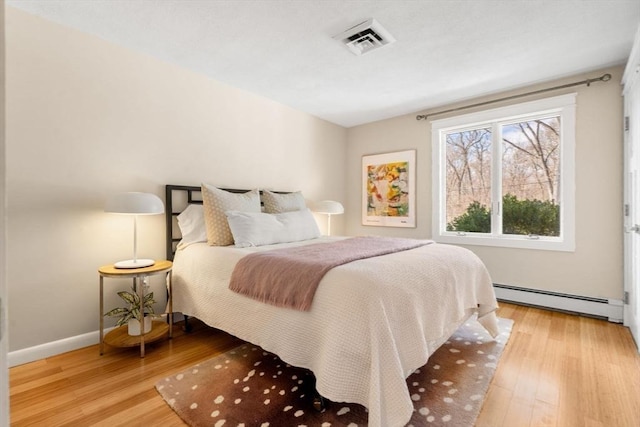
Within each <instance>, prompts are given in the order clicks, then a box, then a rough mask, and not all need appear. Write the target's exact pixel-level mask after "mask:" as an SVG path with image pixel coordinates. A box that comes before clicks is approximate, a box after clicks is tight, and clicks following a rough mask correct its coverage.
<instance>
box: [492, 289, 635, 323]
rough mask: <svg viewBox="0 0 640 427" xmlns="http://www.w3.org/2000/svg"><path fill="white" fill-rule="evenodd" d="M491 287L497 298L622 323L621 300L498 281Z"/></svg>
mask: <svg viewBox="0 0 640 427" xmlns="http://www.w3.org/2000/svg"><path fill="white" fill-rule="evenodd" d="M493 287H494V290H495V293H496V297H497V298H498V300H502V301H507V302H513V303H517V304H523V305H531V306H535V307H542V308H548V309H552V310H559V311H567V312H572V313H578V314H582V315H586V316H591V317H598V318H602V319H607V320H608V321H609V322H614V323H622V319H623V314H622V311H623V302H622V300H616V299H605V298H592V297H585V296H580V295H571V294H563V293H558V292H550V291H543V290H539V289H529V288H522V287H518V286H509V285H503V284H499V283H494V284H493Z"/></svg>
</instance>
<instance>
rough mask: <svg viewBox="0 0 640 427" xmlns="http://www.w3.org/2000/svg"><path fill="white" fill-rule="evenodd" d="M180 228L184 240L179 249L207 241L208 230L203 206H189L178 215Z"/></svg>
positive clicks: (179, 244)
mask: <svg viewBox="0 0 640 427" xmlns="http://www.w3.org/2000/svg"><path fill="white" fill-rule="evenodd" d="M178 227H179V228H180V235H181V236H182V239H181V240H180V243H178V249H182V248H186V247H187V246H189V245H190V244H192V243H199V242H206V241H207V228H206V227H205V225H204V209H203V207H202V205H189V206H187V208H186V209H185V210H183V211H182V212H180V214H179V215H178Z"/></svg>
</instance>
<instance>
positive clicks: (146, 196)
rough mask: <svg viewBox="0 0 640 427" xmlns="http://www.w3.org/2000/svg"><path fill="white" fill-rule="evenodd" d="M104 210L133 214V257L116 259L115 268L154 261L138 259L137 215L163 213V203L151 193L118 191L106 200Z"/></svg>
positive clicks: (150, 263)
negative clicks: (122, 259) (121, 259)
mask: <svg viewBox="0 0 640 427" xmlns="http://www.w3.org/2000/svg"><path fill="white" fill-rule="evenodd" d="M104 210H105V212H110V213H118V214H125V215H133V259H128V260H124V261H118V262H116V263H115V264H114V267H115V268H140V267H149V266H150V265H153V264H154V263H155V261H154V260H152V259H138V254H137V245H138V224H137V218H138V215H157V214H161V213H164V204H163V203H162V200H160V198H159V197H158V196H156V195H155V194H151V193H137V192H129V193H119V194H116V195H114V196H112V197H110V198H109V199H108V200H107V203H106V205H105V208H104Z"/></svg>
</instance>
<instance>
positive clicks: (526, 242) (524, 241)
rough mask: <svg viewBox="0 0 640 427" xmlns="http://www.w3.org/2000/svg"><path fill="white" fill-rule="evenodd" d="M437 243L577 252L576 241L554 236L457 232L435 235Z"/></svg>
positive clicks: (434, 238)
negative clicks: (497, 235)
mask: <svg viewBox="0 0 640 427" xmlns="http://www.w3.org/2000/svg"><path fill="white" fill-rule="evenodd" d="M433 240H434V241H435V242H437V243H449V244H455V245H477V246H494V247H500V248H514V249H533V250H541V251H559V252H575V243H574V242H573V241H568V240H569V239H566V238H565V239H561V238H557V237H556V238H554V237H547V238H545V237H540V238H538V239H531V238H528V237H524V236H502V237H496V236H480V235H474V234H473V233H469V234H467V235H465V236H459V235H456V234H453V233H452V234H449V233H447V234H441V235H439V236H434V237H433Z"/></svg>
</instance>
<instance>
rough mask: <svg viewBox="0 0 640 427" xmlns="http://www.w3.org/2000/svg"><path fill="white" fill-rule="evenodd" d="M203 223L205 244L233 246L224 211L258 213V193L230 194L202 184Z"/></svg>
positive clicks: (252, 191) (254, 191) (256, 191)
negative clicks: (205, 229)
mask: <svg viewBox="0 0 640 427" xmlns="http://www.w3.org/2000/svg"><path fill="white" fill-rule="evenodd" d="M202 205H203V207H204V223H205V226H206V228H207V243H208V244H209V245H211V246H228V245H233V235H232V234H231V229H229V223H228V221H227V216H226V215H225V212H226V211H242V212H260V210H261V208H260V192H259V191H258V190H251V191H248V192H246V193H230V192H229V191H224V190H221V189H219V188H216V187H214V186H212V185H208V184H202Z"/></svg>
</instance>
